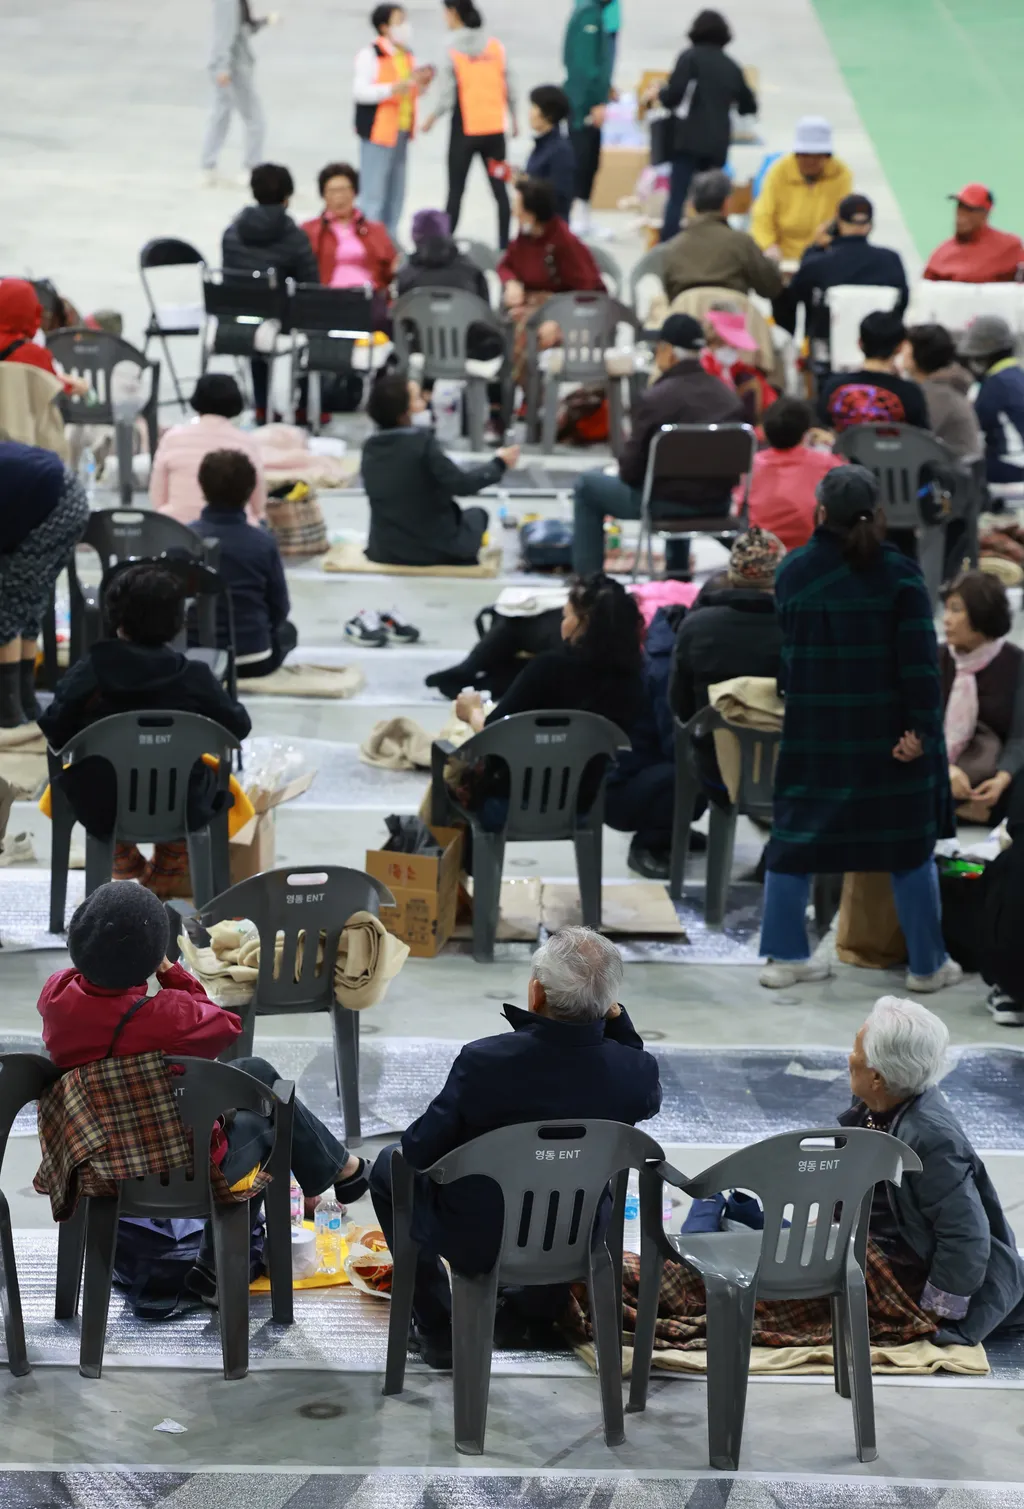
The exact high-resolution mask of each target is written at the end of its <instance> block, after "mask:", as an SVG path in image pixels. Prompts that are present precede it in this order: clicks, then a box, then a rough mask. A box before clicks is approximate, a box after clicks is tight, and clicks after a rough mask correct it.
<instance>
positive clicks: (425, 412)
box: [412, 409, 434, 430]
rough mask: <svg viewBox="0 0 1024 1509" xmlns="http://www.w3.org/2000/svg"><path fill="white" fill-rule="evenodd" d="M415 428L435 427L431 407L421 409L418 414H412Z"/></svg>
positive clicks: (426, 428) (427, 428)
mask: <svg viewBox="0 0 1024 1509" xmlns="http://www.w3.org/2000/svg"><path fill="white" fill-rule="evenodd" d="M412 427H413V429H414V430H430V429H433V427H434V416H433V414H432V413H431V412H430V410H429V409H420V411H419V413H418V414H414V415H413V416H412Z"/></svg>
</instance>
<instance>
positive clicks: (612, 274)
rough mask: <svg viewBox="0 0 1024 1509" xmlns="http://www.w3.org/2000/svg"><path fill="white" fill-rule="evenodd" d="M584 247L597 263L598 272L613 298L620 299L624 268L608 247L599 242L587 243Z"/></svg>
mask: <svg viewBox="0 0 1024 1509" xmlns="http://www.w3.org/2000/svg"><path fill="white" fill-rule="evenodd" d="M584 245H585V246H586V248H587V251H588V252H589V253H590V255H591V256H592V257H593V259H594V261H595V262H596V263H597V270H598V272H599V273H600V274H601V276H602V278H603V279H604V285H605V287H606V288H607V289H608V292H609V293H610V294H611V296H612V298H613V299H618V298H620V297H621V295H622V283H623V278H622V268H621V267H620V266H619V264H618V263H617V262H616V260H615V258H614V257H613V256H612V254H611V252H610V251H608V249H607V248H606V247H604V246H601V245H600V243H599V242H596V241H585V242H584ZM609 283H611V287H609V286H608V285H609Z"/></svg>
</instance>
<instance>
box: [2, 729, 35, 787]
mask: <svg viewBox="0 0 1024 1509" xmlns="http://www.w3.org/2000/svg"><path fill="white" fill-rule="evenodd" d="M0 776H2V777H3V779H4V780H5V781H6V782H7V783H8V785H9V786H10V787H11V790H12V792H13V795H14V800H15V801H25V800H27V799H29V798H31V797H33V796H35V795H36V793H37V792H38V791H39V788H40V787H41V786H43V785H45V783H46V740H45V739H44V738H43V735H42V734H41V733H40V732H39V724H38V723H23V724H22V725H21V727H20V728H0Z"/></svg>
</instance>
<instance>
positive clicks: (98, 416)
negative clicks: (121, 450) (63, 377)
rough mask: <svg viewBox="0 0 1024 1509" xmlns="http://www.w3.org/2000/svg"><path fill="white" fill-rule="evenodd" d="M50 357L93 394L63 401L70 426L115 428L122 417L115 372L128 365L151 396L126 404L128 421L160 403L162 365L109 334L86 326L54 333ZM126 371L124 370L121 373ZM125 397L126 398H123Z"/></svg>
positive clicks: (50, 344) (49, 345)
mask: <svg viewBox="0 0 1024 1509" xmlns="http://www.w3.org/2000/svg"><path fill="white" fill-rule="evenodd" d="M46 345H47V348H48V350H49V351H50V353H51V355H52V356H53V357H54V358H55V359H56V360H57V361H58V362H60V364H61V366H62V367H63V368H64V371H65V372H69V373H73V374H75V375H77V376H79V377H85V378H88V380H89V387H90V392H89V393H87V394H85V395H84V396H83V397H78V396H66V397H65V398H64V419H65V422H66V423H67V424H88V425H96V424H114V423H115V422H116V421H117V420H118V419H120V418H121V417H122V416H121V414H120V412H115V410H119V408H120V405H119V403H118V401H117V400H118V394H117V393H115V392H114V382H113V378H114V368H115V367H118V366H121V364H122V363H127V364H128V365H129V366H130V367H135V368H137V371H138V377H139V379H140V381H141V380H145V381H148V383H149V393H148V395H147V396H146V398H145V400H144V401H143V400H142V399H141V398H140V399H139V400H138V401H135V398H134V397H132V398H131V399H130V400H128V401H127V405H126V406H127V408H128V409H129V410H130V413H129V414H128V415H127V417H128V418H131V419H134V417H135V415H136V414H138V413H141V412H142V411H143V410H146V409H150V408H151V407H152V406H153V405H154V404H155V403H157V402H159V392H158V389H159V384H160V364H159V362H151V361H149V360H148V358H147V357H145V356H143V354H142V352H141V351H139V350H137V349H136V348H135V347H134V346H133V345H131V343H130V342H129V341H125V340H122V339H121V337H120V336H119V335H111V334H110V333H109V331H106V330H91V329H89V328H88V327H87V326H85V325H73V326H72V327H71V328H70V329H68V330H54V331H52V332H51V333H50V334H49V335H48V336H47V337H46ZM122 370H123V369H122ZM122 396H123V395H122Z"/></svg>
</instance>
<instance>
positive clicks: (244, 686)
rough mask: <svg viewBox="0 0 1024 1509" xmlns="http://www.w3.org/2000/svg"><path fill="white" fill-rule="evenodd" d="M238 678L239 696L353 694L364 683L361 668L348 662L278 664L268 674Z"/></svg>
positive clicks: (242, 675)
mask: <svg viewBox="0 0 1024 1509" xmlns="http://www.w3.org/2000/svg"><path fill="white" fill-rule="evenodd" d="M240 669H241V673H242V674H241V675H240V676H239V678H238V691H239V695H240V696H242V697H334V698H342V697H354V696H355V694H356V693H357V692H361V691H362V689H363V687H364V686H365V685H366V677H365V676H364V675H363V673H362V671H360V670H357V669H356V667H355V666H351V665H342V666H338V665H290V664H289V665H281V666H278V668H277V670H276V671H271V673H270V675H269V676H251V677H250V676H246V674H245V666H244V665H243V666H242V667H241V668H240Z"/></svg>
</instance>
